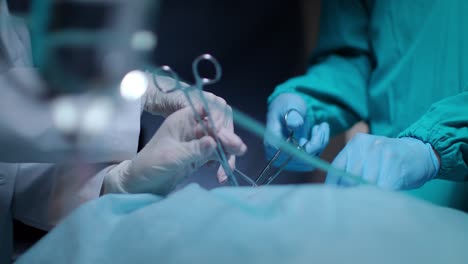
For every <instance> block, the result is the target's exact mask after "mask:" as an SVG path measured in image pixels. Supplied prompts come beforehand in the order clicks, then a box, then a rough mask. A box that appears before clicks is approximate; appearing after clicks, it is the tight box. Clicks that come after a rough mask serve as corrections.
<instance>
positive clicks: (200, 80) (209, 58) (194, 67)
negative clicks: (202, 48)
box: [192, 54, 222, 84]
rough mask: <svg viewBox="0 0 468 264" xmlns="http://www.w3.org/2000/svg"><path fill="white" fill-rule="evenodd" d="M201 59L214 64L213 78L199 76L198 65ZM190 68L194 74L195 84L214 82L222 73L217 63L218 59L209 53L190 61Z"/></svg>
mask: <svg viewBox="0 0 468 264" xmlns="http://www.w3.org/2000/svg"><path fill="white" fill-rule="evenodd" d="M202 61H208V62H211V64H212V65H213V66H214V68H215V77H214V78H212V79H211V78H205V77H202V76H200V72H199V70H198V67H199V64H200V62H202ZM192 70H193V74H194V76H195V81H196V82H197V84H200V83H201V84H212V83H215V82H217V81H219V80H220V79H221V75H222V70H221V65H220V64H219V62H218V60H217V59H216V58H215V57H213V56H211V55H210V54H203V55H201V56H199V57H197V58H196V59H195V60H194V61H193V63H192Z"/></svg>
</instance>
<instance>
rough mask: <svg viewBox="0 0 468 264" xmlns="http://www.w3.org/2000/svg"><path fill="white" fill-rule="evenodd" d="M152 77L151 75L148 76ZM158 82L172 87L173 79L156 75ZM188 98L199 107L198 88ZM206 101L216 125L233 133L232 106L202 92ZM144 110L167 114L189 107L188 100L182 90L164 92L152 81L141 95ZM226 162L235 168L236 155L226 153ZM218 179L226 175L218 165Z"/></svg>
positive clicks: (224, 179)
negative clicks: (142, 95)
mask: <svg viewBox="0 0 468 264" xmlns="http://www.w3.org/2000/svg"><path fill="white" fill-rule="evenodd" d="M148 78H149V79H152V78H153V77H152V76H148ZM156 78H157V79H158V84H159V85H160V86H161V87H163V88H164V87H165V86H166V87H168V88H170V87H173V86H174V82H175V80H174V79H172V78H170V77H166V76H157V77H156ZM182 86H183V87H188V86H189V85H188V84H186V83H182ZM189 93H190V98H192V100H193V103H194V104H195V106H196V107H197V108H198V107H201V106H202V101H201V98H200V94H199V91H198V90H195V89H193V90H191V91H190V92H189ZM202 93H203V95H204V97H205V99H206V101H207V102H208V105H209V109H210V112H211V115H212V117H213V120H214V122H215V123H217V124H216V126H218V125H220V126H222V127H224V128H225V129H227V130H228V131H229V132H230V133H234V121H233V117H232V108H231V107H230V106H229V105H228V104H227V103H226V101H225V100H224V99H223V98H221V97H218V96H216V95H214V94H212V93H209V92H204V91H203V92H202ZM143 104H144V110H145V111H146V112H148V113H151V114H154V115H162V116H165V117H166V116H168V115H170V114H172V113H174V112H175V111H178V110H180V109H182V108H185V107H190V104H189V102H188V101H187V99H186V96H185V94H184V93H183V92H182V91H174V92H171V93H164V92H162V91H160V90H159V89H157V88H156V87H155V85H154V83H153V82H149V85H148V89H147V91H146V93H145V95H144V97H143ZM227 159H228V162H229V164H230V166H231V167H232V168H235V164H236V156H235V155H228V156H227ZM217 175H218V181H219V182H225V181H226V180H227V175H226V173H225V172H224V170H223V169H222V167H221V166H220V167H219V169H218V173H217Z"/></svg>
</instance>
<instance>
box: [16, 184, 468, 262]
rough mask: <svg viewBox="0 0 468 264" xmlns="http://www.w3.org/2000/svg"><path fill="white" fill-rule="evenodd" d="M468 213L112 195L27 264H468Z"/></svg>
mask: <svg viewBox="0 0 468 264" xmlns="http://www.w3.org/2000/svg"><path fill="white" fill-rule="evenodd" d="M467 230H468V214H466V213H463V212H460V211H456V210H454V209H449V208H443V207H437V206H434V205H432V204H429V203H426V202H422V201H419V200H417V199H415V198H411V197H407V196H405V195H404V194H398V193H392V192H384V191H382V190H379V189H375V188H373V187H369V186H362V187H356V188H336V187H331V186H322V185H301V186H293V185H289V186H269V187H261V188H257V189H255V188H250V187H245V188H244V187H240V188H230V187H225V188H218V189H214V190H211V191H207V190H205V189H202V188H201V187H199V186H198V185H195V184H192V185H189V186H187V187H186V188H184V189H182V190H180V191H179V192H176V193H174V194H172V195H170V196H168V197H167V198H162V197H158V196H152V195H107V196H104V197H102V198H100V199H98V200H96V201H93V202H90V203H88V204H86V205H84V206H83V207H81V208H79V209H78V210H77V211H75V212H74V213H73V214H72V215H71V216H70V217H68V218H67V219H66V220H65V221H64V222H63V223H62V224H61V225H59V226H58V227H57V228H56V229H54V230H53V231H52V232H51V233H49V234H48V235H47V236H45V237H44V238H43V239H42V240H41V241H40V242H39V243H37V244H36V245H35V246H34V247H33V248H32V249H31V250H30V251H29V252H27V253H26V254H25V255H23V257H22V258H20V260H19V262H18V263H48V264H49V263H113V264H114V263H425V264H428V263H467V260H468V251H467V250H466V245H468V236H467Z"/></svg>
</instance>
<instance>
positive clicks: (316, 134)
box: [264, 93, 330, 171]
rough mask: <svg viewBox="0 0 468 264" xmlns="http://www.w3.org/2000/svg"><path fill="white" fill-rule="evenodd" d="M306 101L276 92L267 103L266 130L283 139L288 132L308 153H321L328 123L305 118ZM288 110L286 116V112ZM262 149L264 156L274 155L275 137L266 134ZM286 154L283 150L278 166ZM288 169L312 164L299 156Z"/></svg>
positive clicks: (303, 169) (310, 168) (297, 169)
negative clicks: (277, 94)
mask: <svg viewBox="0 0 468 264" xmlns="http://www.w3.org/2000/svg"><path fill="white" fill-rule="evenodd" d="M291 110H294V111H291ZM306 113H307V105H306V103H305V101H304V99H302V98H301V97H300V96H299V95H297V94H293V93H284V94H281V95H279V96H278V97H277V98H276V99H275V100H273V102H271V104H270V105H269V106H268V114H267V127H266V128H267V130H268V131H269V132H270V133H272V134H273V135H274V136H276V137H278V138H283V139H286V138H287V137H288V136H289V134H290V133H291V132H294V138H295V139H296V140H297V141H298V143H299V145H301V146H303V148H304V150H305V151H306V152H307V153H308V154H310V155H316V156H318V155H320V154H321V153H322V151H323V150H324V148H325V147H326V146H327V144H328V141H329V138H330V127H329V125H328V123H321V124H317V125H314V124H313V120H309V119H308V118H306ZM286 114H288V118H287V120H285V115H286ZM264 143H265V152H266V157H267V159H271V158H272V157H273V155H275V153H276V151H277V150H278V147H277V146H276V145H275V144H274V140H273V139H272V138H269V137H268V136H265V138H264ZM289 156H290V155H289V154H288V153H286V152H282V153H281V155H280V157H279V158H278V159H277V161H276V162H275V163H274V164H273V165H274V166H280V165H281V164H282V163H283V162H284V161H285V160H287V159H288V158H289ZM286 169H287V170H290V171H311V170H313V169H314V168H312V167H311V166H309V165H307V164H305V163H304V162H302V161H301V160H299V159H292V160H291V161H290V162H289V163H288V165H287V166H286Z"/></svg>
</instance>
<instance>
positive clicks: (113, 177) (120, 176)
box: [101, 160, 131, 195]
mask: <svg viewBox="0 0 468 264" xmlns="http://www.w3.org/2000/svg"><path fill="white" fill-rule="evenodd" d="M130 163H131V161H130V160H125V161H123V162H121V163H120V164H117V165H114V166H113V167H111V168H110V169H109V171H108V172H107V174H106V175H105V177H104V182H103V184H102V191H101V193H102V194H103V195H104V194H109V193H129V192H128V191H127V190H126V188H125V186H124V184H123V183H124V181H125V178H126V177H128V175H129V172H128V171H129V165H130Z"/></svg>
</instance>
